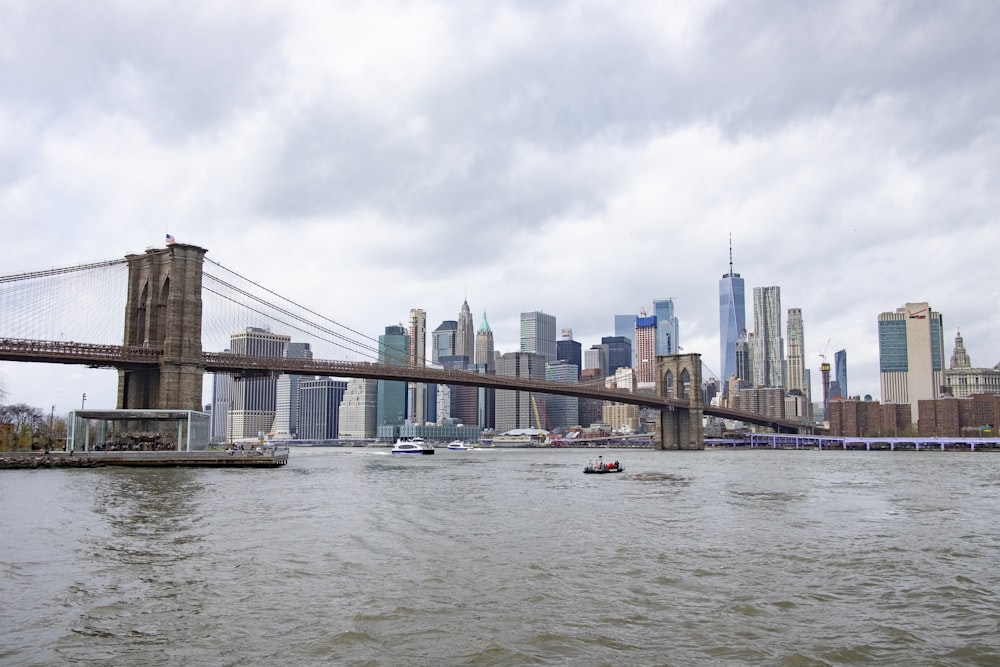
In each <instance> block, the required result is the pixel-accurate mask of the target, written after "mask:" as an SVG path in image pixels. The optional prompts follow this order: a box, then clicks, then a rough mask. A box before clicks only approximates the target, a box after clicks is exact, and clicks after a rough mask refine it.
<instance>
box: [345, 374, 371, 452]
mask: <svg viewBox="0 0 1000 667" xmlns="http://www.w3.org/2000/svg"><path fill="white" fill-rule="evenodd" d="M377 421H378V380H370V379H367V378H351V379H350V380H348V381H347V389H346V390H345V391H344V398H343V400H342V401H341V402H340V417H339V419H338V425H337V431H338V432H337V437H338V438H345V439H346V438H355V439H359V440H360V439H367V438H374V437H375V432H376V423H377Z"/></svg>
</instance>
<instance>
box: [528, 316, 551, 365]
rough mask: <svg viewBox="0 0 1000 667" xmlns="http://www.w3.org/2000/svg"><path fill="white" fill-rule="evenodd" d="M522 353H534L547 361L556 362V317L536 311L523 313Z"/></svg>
mask: <svg viewBox="0 0 1000 667" xmlns="http://www.w3.org/2000/svg"><path fill="white" fill-rule="evenodd" d="M521 352H534V353H535V354H540V355H542V356H543V357H545V361H555V360H556V317H555V315H546V314H545V313H543V312H541V311H538V310H534V311H532V312H530V313H521Z"/></svg>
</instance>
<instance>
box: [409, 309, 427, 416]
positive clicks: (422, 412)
mask: <svg viewBox="0 0 1000 667" xmlns="http://www.w3.org/2000/svg"><path fill="white" fill-rule="evenodd" d="M409 333H410V365H411V366H418V367H421V368H422V367H424V366H426V365H427V313H425V312H424V311H423V309H422V308H413V309H411V310H410V332H409ZM407 391H408V394H409V396H408V398H409V401H408V402H409V416H410V423H411V424H417V425H421V424H423V423H424V422H426V421H427V385H426V384H424V383H423V382H411V383H409V387H408V388H407Z"/></svg>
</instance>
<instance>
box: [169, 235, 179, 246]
mask: <svg viewBox="0 0 1000 667" xmlns="http://www.w3.org/2000/svg"><path fill="white" fill-rule="evenodd" d="M176 240H177V239H175V238H174V237H173V235H172V234H167V245H170V244H171V243H173V242H174V241H176Z"/></svg>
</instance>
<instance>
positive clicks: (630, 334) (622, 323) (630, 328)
mask: <svg viewBox="0 0 1000 667" xmlns="http://www.w3.org/2000/svg"><path fill="white" fill-rule="evenodd" d="M637 317H639V316H638V315H615V336H616V337H622V338H625V339H627V340H628V349H629V355H630V356H629V359H628V363H627V364H626V366H629V367H631V368H635V318H637Z"/></svg>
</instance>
